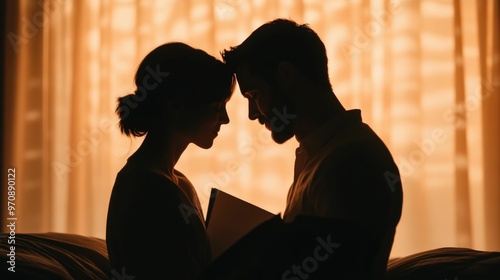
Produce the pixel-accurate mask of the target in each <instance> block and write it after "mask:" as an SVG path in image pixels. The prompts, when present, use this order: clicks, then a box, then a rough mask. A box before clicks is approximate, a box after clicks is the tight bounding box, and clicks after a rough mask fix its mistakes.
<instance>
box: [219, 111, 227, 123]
mask: <svg viewBox="0 0 500 280" xmlns="http://www.w3.org/2000/svg"><path fill="white" fill-rule="evenodd" d="M220 122H221V123H222V124H228V123H229V115H228V114H227V110H226V109H224V110H223V112H222V116H221V118H220Z"/></svg>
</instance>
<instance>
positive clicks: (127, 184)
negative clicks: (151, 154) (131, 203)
mask: <svg viewBox="0 0 500 280" xmlns="http://www.w3.org/2000/svg"><path fill="white" fill-rule="evenodd" d="M114 188H122V189H124V190H128V191H129V192H131V193H139V194H141V195H144V196H151V195H169V196H171V197H177V196H179V195H180V190H179V187H178V186H177V185H176V184H175V183H174V182H173V181H172V180H171V179H170V178H168V177H167V176H166V175H165V174H163V173H162V172H161V171H159V170H155V169H153V168H148V167H138V166H130V165H128V164H127V165H125V166H124V167H123V168H122V169H121V170H120V171H119V172H118V175H117V177H116V181H115V186H114ZM179 198H180V197H179Z"/></svg>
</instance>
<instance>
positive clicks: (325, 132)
mask: <svg viewBox="0 0 500 280" xmlns="http://www.w3.org/2000/svg"><path fill="white" fill-rule="evenodd" d="M361 122H362V119H361V110H359V109H353V110H347V111H343V112H340V113H337V114H335V115H334V116H333V117H331V118H330V119H328V120H327V121H326V122H324V123H323V124H322V125H320V126H319V127H318V128H316V129H315V130H314V131H312V132H311V133H309V135H307V136H306V137H304V138H303V139H302V141H301V142H300V145H299V148H298V149H297V151H299V150H300V151H303V152H305V153H306V155H307V156H312V155H314V154H315V153H316V152H317V151H318V150H319V149H320V148H321V147H322V146H324V145H325V144H326V143H327V142H329V141H330V140H331V139H332V138H333V137H334V136H335V134H337V132H338V131H339V130H341V129H343V128H344V127H346V126H348V125H352V124H355V123H361Z"/></svg>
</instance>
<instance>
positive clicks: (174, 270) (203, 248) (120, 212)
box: [106, 156, 211, 279]
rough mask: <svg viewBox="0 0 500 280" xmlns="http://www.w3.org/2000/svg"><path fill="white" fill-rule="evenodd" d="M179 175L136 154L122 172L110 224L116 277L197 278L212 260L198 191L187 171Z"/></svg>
mask: <svg viewBox="0 0 500 280" xmlns="http://www.w3.org/2000/svg"><path fill="white" fill-rule="evenodd" d="M174 175H175V178H171V177H169V176H168V175H167V174H165V173H163V172H161V171H160V170H155V169H154V168H152V167H148V166H147V164H144V162H141V161H139V160H137V159H134V158H133V156H132V157H130V158H129V160H128V161H127V164H126V165H125V166H124V167H123V168H122V170H120V172H119V173H118V175H117V177H116V181H115V184H114V186H113V191H112V194H111V199H110V203H109V209H108V219H107V227H106V242H107V246H108V254H109V259H110V261H111V266H112V269H113V271H112V275H115V274H116V275H120V277H132V276H135V279H194V278H196V277H197V276H198V275H199V274H200V273H201V272H202V271H203V269H204V268H206V267H207V266H208V265H209V264H210V262H211V250H210V243H209V241H208V237H207V235H206V229H205V222H204V218H203V213H202V211H201V206H200V202H199V199H198V196H197V195H196V191H195V189H194V187H193V186H192V185H191V183H190V182H189V180H188V179H187V178H186V177H185V176H184V175H183V174H182V173H180V172H178V171H175V174H174ZM127 279H128V278H127Z"/></svg>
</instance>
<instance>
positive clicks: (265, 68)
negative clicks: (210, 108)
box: [221, 19, 331, 90]
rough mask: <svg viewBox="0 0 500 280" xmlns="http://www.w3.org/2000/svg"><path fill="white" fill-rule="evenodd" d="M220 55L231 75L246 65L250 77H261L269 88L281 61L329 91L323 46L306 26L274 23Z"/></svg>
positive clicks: (291, 22)
mask: <svg viewBox="0 0 500 280" xmlns="http://www.w3.org/2000/svg"><path fill="white" fill-rule="evenodd" d="M221 55H222V57H223V59H224V61H225V62H226V64H227V65H229V67H230V68H231V69H232V70H233V72H236V69H237V68H238V67H239V65H240V64H241V63H242V62H246V63H247V65H248V66H249V70H250V73H251V74H253V75H259V76H261V77H263V78H264V79H265V80H266V81H267V82H268V83H270V84H274V83H275V74H276V70H277V66H278V64H279V62H281V61H284V60H285V61H288V62H289V63H290V64H292V65H294V66H295V67H297V69H299V70H300V71H301V72H302V74H303V75H304V76H305V77H307V78H308V79H309V80H311V81H312V82H314V83H316V84H317V86H319V87H320V88H323V89H328V90H331V84H330V79H329V77H328V58H327V55H326V49H325V45H324V44H323V42H322V41H321V39H320V38H319V36H318V35H317V34H316V32H314V31H313V30H312V29H311V28H310V27H309V26H308V25H307V24H301V25H299V24H297V23H296V22H294V21H292V20H287V19H275V20H273V21H270V22H268V23H265V24H263V25H262V26H260V27H259V28H257V29H256V30H255V31H253V32H252V34H250V36H248V38H247V39H246V40H245V41H243V43H241V44H240V45H239V46H236V47H231V48H230V49H229V50H224V51H223V52H221Z"/></svg>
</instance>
